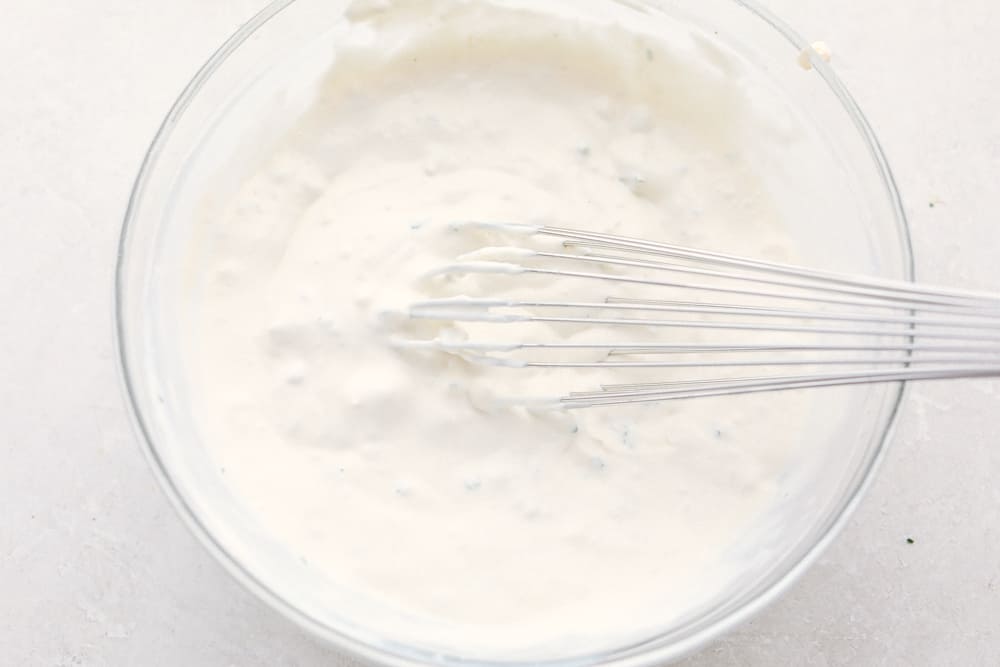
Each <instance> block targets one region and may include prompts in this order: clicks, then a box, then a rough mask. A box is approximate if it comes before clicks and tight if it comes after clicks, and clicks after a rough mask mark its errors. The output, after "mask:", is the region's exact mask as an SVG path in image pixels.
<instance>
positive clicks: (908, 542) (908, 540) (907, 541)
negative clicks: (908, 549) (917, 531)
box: [906, 537, 917, 544]
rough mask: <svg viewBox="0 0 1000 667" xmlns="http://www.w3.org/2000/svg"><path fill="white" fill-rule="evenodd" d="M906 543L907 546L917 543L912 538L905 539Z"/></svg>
mask: <svg viewBox="0 0 1000 667" xmlns="http://www.w3.org/2000/svg"><path fill="white" fill-rule="evenodd" d="M906 543H907V544H916V543H917V541H916V540H915V539H913V538H912V537H907V538H906Z"/></svg>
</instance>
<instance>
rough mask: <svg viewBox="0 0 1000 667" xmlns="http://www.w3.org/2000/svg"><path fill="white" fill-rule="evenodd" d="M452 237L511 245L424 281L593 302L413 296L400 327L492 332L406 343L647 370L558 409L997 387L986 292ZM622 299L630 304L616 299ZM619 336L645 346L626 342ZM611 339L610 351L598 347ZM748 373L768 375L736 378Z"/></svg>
mask: <svg viewBox="0 0 1000 667" xmlns="http://www.w3.org/2000/svg"><path fill="white" fill-rule="evenodd" d="M455 229H456V230H458V231H461V230H463V229H474V230H480V231H482V232H484V233H491V234H497V235H500V236H502V237H503V238H504V239H505V240H506V239H523V240H524V243H517V244H515V245H501V246H488V247H484V248H482V249H480V250H477V251H475V252H472V253H469V254H466V255H463V256H462V257H460V258H459V260H458V261H457V262H456V263H454V264H451V265H448V266H445V267H443V268H441V269H440V270H439V271H437V272H436V273H435V275H436V276H437V278H438V279H443V280H460V279H463V277H466V278H468V277H470V276H472V277H475V276H478V275H480V274H492V275H497V276H499V275H505V276H509V278H505V279H503V280H508V281H511V283H510V284H515V285H516V284H518V283H517V281H523V280H525V278H526V277H527V276H539V277H542V278H544V279H545V280H546V281H552V280H557V281H559V282H560V283H562V282H563V281H574V283H576V284H577V285H576V286H574V291H573V292H572V293H573V294H576V293H579V292H583V293H585V294H588V295H589V294H594V293H595V292H596V294H597V298H584V299H580V300H544V299H537V300H536V299H532V298H529V299H524V298H512V299H498V298H489V297H484V298H479V297H453V298H441V299H434V300H429V301H423V302H420V303H415V304H412V305H411V306H410V308H409V316H410V317H411V318H413V319H414V320H419V321H437V322H439V323H448V322H465V323H471V324H470V325H469V326H470V327H472V328H474V331H475V334H473V335H479V332H480V331H484V332H490V333H488V334H487V335H488V336H489V338H484V339H482V340H475V339H473V340H462V339H456V338H452V337H448V336H438V337H435V338H433V339H430V340H427V339H423V340H407V341H405V343H404V344H405V345H407V346H411V347H420V348H426V349H433V350H439V351H444V352H448V353H451V354H455V355H459V356H462V357H464V358H465V359H467V360H469V361H471V362H474V363H480V364H489V365H493V366H501V367H511V368H539V369H565V368H582V369H593V370H594V371H607V373H606V375H607V376H608V377H609V378H611V379H614V378H615V372H616V370H617V372H618V379H619V381H620V380H621V379H622V377H621V373H625V372H626V371H625V369H633V371H628V372H630V373H633V372H635V371H639V370H641V371H642V372H643V373H644V374H645V376H644V377H643V379H642V380H641V381H633V382H631V383H628V384H622V383H608V382H606V381H604V380H602V381H601V382H600V383H596V385H595V386H594V387H589V388H586V387H585V388H573V387H567V388H566V390H567V393H565V394H564V395H561V396H559V397H558V398H557V399H556V400H558V402H559V403H560V404H561V405H563V406H565V407H568V408H582V407H591V406H598V405H615V404H623V403H642V402H653V401H665V400H671V399H682V398H696V397H706V396H722V395H731V394H742V393H756V392H766V391H778V390H789V389H804V388H811V387H832V386H839V385H855V384H865V383H878V382H900V381H908V380H933V379H948V378H962V377H993V376H1000V296H997V295H993V294H985V293H976V292H970V291H963V290H957V289H945V288H936V287H928V286H923V285H917V284H913V283H908V282H904V281H894V280H885V279H879V278H869V277H863V276H854V275H844V274H838V273H832V272H826V271H819V270H814V269H809V268H804V267H799V266H792V265H786V264H780V263H774V262H767V261H759V260H754V259H748V258H743V257H737V256H733V255H727V254H722V253H716V252H708V251H704V250H695V249H692V248H686V247H681V246H676V245H670V244H666V243H657V242H653V241H648V240H641V239H634V238H626V237H620V236H612V235H608V234H601V233H595V232H587V231H581V230H575V229H564V228H558V227H548V226H525V225H494V224H485V223H466V224H464V225H458V226H455ZM529 239H533V240H543V241H547V242H548V243H545V244H543V245H544V246H545V247H546V248H548V247H549V246H552V248H551V249H532V248H530V247H525V246H526V245H528V240H529ZM553 242H555V243H553ZM595 287H596V289H595ZM626 290H627V291H629V292H630V294H629V295H628V296H623V295H622V294H621V292H622V291H626ZM640 290H641V292H642V295H641V296H638V297H637V296H636V294H635V293H636V292H638V291H640ZM523 291H524V290H522V293H523ZM616 291H618V292H619V293H618V294H617V295H616V293H615V292H616ZM518 322H520V323H525V322H530V323H536V324H541V325H545V326H547V327H552V328H553V329H551V330H552V331H555V329H556V328H562V330H563V331H564V333H565V335H564V336H562V337H561V338H558V339H557V338H556V337H553V339H543V340H514V341H510V340H503V336H496V337H494V336H493V334H492V332H494V331H499V328H500V327H502V326H503V325H505V324H512V323H518ZM581 328H582V329H585V330H588V331H591V332H593V331H594V330H595V329H596V330H597V331H598V332H600V333H601V335H602V336H606V337H607V338H609V339H608V340H605V339H603V338H602V339H600V340H593V339H592V337H585V338H584V339H582V340H581V339H579V337H578V336H575V335H574V334H575V332H576V331H577V330H578V329H581ZM537 330H538V329H532V331H537ZM542 331H545V332H548V331H550V329H547V328H545V329H542ZM629 332H643V335H642V336H641V337H638V338H641V339H640V340H635V339H634V338H637V336H631V337H630V334H629ZM612 333H613V334H615V335H614V336H613V337H614V338H616V339H617V338H621V340H611V339H610V338H611V336H610V334H612ZM684 336H687V339H685V338H684ZM720 336H721V337H723V338H721V339H720V338H719V337H720ZM692 337H693V338H695V340H691V339H690V338H692ZM706 339H708V340H706ZM751 368H767V369H769V372H768V373H767V374H763V371H761V370H758V371H757V372H756V373H753V374H748V373H747V370H746V369H751ZM791 368H794V369H796V371H795V373H790V372H789V369H791ZM773 369H776V370H773ZM706 374H707V376H705V375H706ZM650 375H652V376H650ZM657 375H658V376H660V377H656V376H657ZM663 375H668V377H662V376H663ZM629 379H632V378H629ZM574 389H576V390H575V391H574Z"/></svg>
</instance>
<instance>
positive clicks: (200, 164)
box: [116, 0, 912, 665]
mask: <svg viewBox="0 0 1000 667" xmlns="http://www.w3.org/2000/svg"><path fill="white" fill-rule="evenodd" d="M503 3H504V4H511V5H518V4H522V5H525V6H535V7H538V6H542V5H544V6H546V7H551V8H552V9H553V10H559V11H562V12H564V13H567V12H568V13H571V15H576V16H595V17H598V16H599V17H602V18H603V19H604V20H607V19H608V18H611V19H613V20H616V21H622V22H625V23H630V24H641V25H643V26H645V27H646V29H649V28H651V27H652V28H655V27H656V26H657V25H660V24H662V25H664V26H666V25H668V24H669V25H671V26H674V27H675V28H676V27H677V26H678V25H680V26H686V28H685V29H690V30H693V31H697V32H698V34H699V35H701V36H702V38H703V39H705V40H708V41H710V42H712V43H715V44H718V45H719V46H720V48H725V49H728V50H729V51H731V52H734V53H737V54H738V55H739V56H740V57H741V58H742V59H743V60H744V61H745V62H746V63H747V64H748V66H749V69H750V70H751V71H752V76H753V77H755V79H754V80H755V81H756V82H757V83H756V84H755V91H757V92H756V93H755V95H756V96H757V97H759V98H760V99H761V100H770V101H769V102H767V103H769V104H773V105H775V108H781V109H784V110H785V111H786V112H787V113H792V114H795V115H796V117H797V118H799V119H801V120H802V121H803V123H804V125H805V126H807V127H808V128H809V129H810V137H809V140H808V141H806V142H805V145H804V147H801V148H800V149H798V151H799V152H797V153H794V154H788V155H787V156H784V157H783V158H782V159H783V160H784V161H785V162H787V164H786V165H784V168H782V165H781V164H778V165H777V167H776V168H775V169H771V170H770V171H772V172H773V173H774V174H777V175H778V176H779V177H780V178H778V182H774V183H772V184H771V185H772V186H773V188H774V189H775V190H776V191H779V192H780V191H784V192H798V193H802V192H807V193H809V196H808V197H788V198H781V197H778V198H777V199H778V200H779V205H782V206H783V207H784V208H785V210H784V211H783V212H784V213H785V214H786V216H787V217H788V219H789V220H791V221H793V222H794V223H795V224H793V229H792V230H791V232H792V233H793V235H796V236H798V237H800V239H799V240H800V241H802V243H801V245H802V248H803V255H804V257H803V261H805V262H808V263H810V264H812V265H815V266H817V267H820V268H829V269H836V270H840V271H856V272H863V273H868V274H875V275H881V276H885V277H892V278H905V279H911V278H912V258H911V254H910V244H909V237H908V231H907V226H906V220H905V218H904V214H903V211H902V207H901V205H900V202H899V197H898V193H897V192H896V187H895V184H894V182H893V177H892V174H891V172H890V170H889V167H888V165H887V163H886V159H885V156H884V155H883V153H882V150H881V148H880V147H879V144H878V141H877V140H876V138H875V136H874V134H873V132H872V130H871V128H870V126H869V124H868V122H867V121H866V120H865V118H864V116H863V115H862V114H861V111H860V110H859V109H858V107H857V105H856V104H855V102H854V100H853V99H852V98H851V96H850V94H849V93H848V92H847V90H846V88H845V87H844V85H843V84H842V83H841V82H840V81H839V80H838V79H837V77H836V75H835V74H834V73H833V71H832V70H831V68H830V67H829V66H827V65H826V64H825V63H823V62H821V61H818V60H816V61H815V63H814V64H815V70H814V71H811V72H805V71H803V69H802V68H801V67H800V66H799V65H798V56H799V54H800V52H801V51H802V50H803V49H804V48H805V47H806V43H805V42H804V41H803V40H802V39H801V38H800V37H799V36H798V35H797V34H796V33H795V32H793V31H792V30H791V29H790V28H789V27H788V26H786V25H785V24H784V23H782V22H781V21H780V20H778V19H777V18H775V17H774V16H772V15H771V14H769V13H768V12H766V11H765V10H763V9H761V8H760V7H758V6H756V5H755V4H754V3H752V2H750V1H748V0H670V1H668V0H628V1H626V0H547V2H545V3H539V2H537V1H536V2H520V1H519V0H503ZM348 4H349V3H348V2H346V1H343V2H342V1H337V0H278V1H276V2H274V3H272V4H271V5H270V6H269V7H268V8H266V9H265V10H264V11H263V12H261V13H260V14H259V15H258V16H257V17H255V18H254V19H253V20H251V21H250V22H249V23H247V24H246V25H245V26H244V27H243V28H241V29H240V30H239V31H238V32H237V33H236V34H235V35H234V36H233V37H232V38H231V39H229V41H227V42H226V43H225V44H224V45H223V46H222V48H220V49H219V51H218V52H217V53H216V54H215V55H214V56H213V57H212V58H211V59H210V60H209V61H208V63H207V64H206V65H205V66H204V67H203V68H202V69H201V70H200V71H199V72H198V73H197V75H196V76H195V77H194V79H193V80H192V81H191V83H190V84H189V85H188V87H187V88H186V89H185V91H184V92H183V93H182V94H181V96H180V98H179V99H178V101H177V102H176V104H175V105H174V107H173V108H172V109H171V110H170V112H169V113H168V115H167V117H166V119H165V121H164V123H163V125H162V127H161V129H160V131H159V133H158V134H157V136H156V138H155V140H154V141H153V143H152V146H151V147H150V149H149V152H148V154H147V155H146V159H145V161H144V163H143V165H142V168H141V170H140V172H139V175H138V177H137V179H136V183H135V188H134V190H133V192H132V196H131V200H130V202H129V207H128V212H127V214H126V217H125V222H124V226H123V229H122V234H121V246H120V253H119V264H118V269H117V301H116V308H117V343H118V349H119V357H120V365H121V372H122V378H123V383H124V386H125V390H126V393H127V397H128V401H129V403H130V406H131V409H132V413H133V416H134V421H135V424H136V427H137V430H138V432H139V433H140V434H141V441H142V443H143V447H144V448H145V451H146V453H147V455H148V456H149V459H150V461H151V463H152V467H153V469H154V471H155V472H156V474H157V476H158V478H159V480H160V482H161V484H162V486H163V488H164V489H165V490H166V492H167V494H168V495H169V496H170V498H171V500H172V501H173V502H174V504H175V505H176V507H177V508H178V510H179V512H180V514H181V515H182V516H183V517H184V519H185V520H186V521H187V523H188V524H189V525H190V526H191V528H192V530H193V531H194V533H195V534H196V535H197V536H198V537H199V538H200V539H201V540H202V542H203V543H204V544H205V545H206V546H207V547H208V548H209V549H210V550H211V552H212V553H213V554H215V556H216V557H217V558H218V559H219V561H220V562H222V563H223V564H224V565H225V566H226V568H227V569H228V570H229V571H230V572H231V573H232V574H233V575H234V576H235V577H236V578H237V579H238V580H239V581H241V582H242V583H243V584H244V585H246V586H247V587H248V588H249V589H250V590H252V591H254V592H255V593H256V594H257V595H258V596H260V598H262V599H263V600H265V601H266V602H267V603H268V604H270V605H272V606H273V607H275V608H277V609H278V610H280V611H281V612H283V613H284V614H285V615H287V616H288V617H289V618H291V619H293V620H294V621H296V622H297V623H299V624H300V625H302V626H304V627H306V628H308V629H309V630H310V631H312V632H314V633H315V634H317V635H319V636H321V637H323V638H324V639H326V640H328V641H329V642H330V643H331V644H333V645H334V646H336V647H339V648H341V649H345V650H348V651H350V652H353V653H355V654H358V655H361V656H364V657H367V658H370V659H374V660H376V661H378V662H381V663H387V664H410V663H437V664H447V665H459V664H462V665H467V664H522V663H521V662H520V661H519V660H512V659H505V658H504V657H503V656H496V655H480V654H476V653H474V652H469V651H464V650H463V649H462V646H461V642H460V640H456V642H455V644H456V645H455V646H451V647H440V646H430V645H421V644H420V642H413V641H400V640H399V639H398V638H393V637H391V636H388V635H387V634H386V633H384V632H382V631H380V629H379V628H378V627H377V624H375V625H372V624H359V623H357V622H356V621H355V620H353V619H356V618H358V615H357V614H356V613H355V611H357V610H355V609H352V608H350V606H349V605H345V604H343V603H342V602H337V600H338V598H337V596H336V595H335V594H334V593H333V592H332V590H331V589H329V587H328V586H327V584H325V583H324V582H322V581H319V580H318V579H317V577H316V576H315V573H313V572H311V571H310V570H309V569H308V567H305V566H304V565H303V564H302V563H300V562H299V561H298V559H297V558H295V557H294V556H292V555H291V554H289V553H286V552H285V551H283V550H282V549H281V548H280V545H275V544H273V543H272V542H271V541H269V540H268V539H267V536H266V535H264V534H262V532H261V529H260V528H259V527H258V526H257V524H256V523H255V521H254V519H253V517H252V516H249V515H248V513H247V512H246V511H245V510H244V509H243V508H242V506H241V504H240V503H239V501H238V500H237V499H236V498H234V497H233V496H232V495H231V494H230V492H229V491H228V490H227V488H226V486H225V483H224V480H223V479H222V477H221V476H220V474H219V471H218V470H216V468H215V466H213V465H212V462H211V461H210V457H209V456H208V454H207V453H206V451H205V449H204V447H203V446H202V443H201V442H200V441H199V437H198V433H197V431H196V429H195V428H194V425H193V424H192V423H191V421H192V420H191V417H190V414H191V411H190V409H189V406H188V402H187V401H188V395H187V390H186V388H185V381H184V373H183V363H182V355H181V353H180V350H179V349H178V346H177V343H176V340H177V338H178V337H177V336H176V335H174V329H173V327H175V326H176V321H177V318H176V317H175V311H176V308H177V298H178V295H177V293H178V292H179V290H177V289H176V285H177V282H178V280H179V279H180V278H179V275H178V271H177V269H176V267H177V266H178V265H179V261H178V257H181V256H182V255H183V252H184V247H185V238H186V231H187V230H189V229H190V225H191V220H192V219H193V217H194V215H193V214H192V211H193V210H194V209H195V208H196V207H201V208H199V211H204V210H206V208H207V210H209V211H211V210H212V207H213V206H215V207H217V206H221V205H222V202H224V201H225V196H226V193H227V192H229V191H230V190H231V189H232V188H233V187H234V186H235V185H236V184H238V183H239V182H240V180H241V179H242V178H243V177H245V176H246V175H247V174H248V173H249V170H251V169H252V168H253V165H254V164H255V161H256V159H257V158H258V157H259V156H260V155H261V154H262V153H261V151H266V149H267V146H268V145H269V144H270V143H271V142H272V141H273V140H274V139H275V138H276V137H278V136H280V135H281V133H282V132H284V131H285V130H286V129H287V127H288V126H289V125H291V123H292V122H293V121H294V119H295V118H297V117H298V116H299V115H300V114H301V113H302V112H303V111H304V110H305V109H306V108H307V107H308V104H309V102H310V100H311V97H312V94H313V92H314V91H315V86H316V83H317V81H318V80H319V78H320V77H321V76H322V74H323V72H324V70H325V69H326V67H327V66H328V65H329V64H330V62H331V61H332V59H333V58H334V56H335V53H336V44H337V39H338V34H339V33H340V31H341V30H342V29H343V25H344V21H343V19H344V13H345V10H346V9H347V7H348ZM814 60H815V59H814ZM248 137H253V139H254V140H253V141H247V138H248ZM779 157H781V156H779ZM780 161H781V160H779V162H780ZM772 166H775V165H772ZM223 167H224V168H223ZM220 173H221V174H222V176H221V177H220ZM785 199H787V201H785ZM818 209H822V210H824V211H826V212H827V213H829V212H830V211H835V212H836V213H837V221H838V223H837V224H836V225H820V224H813V223H812V222H811V221H812V220H813V218H814V215H813V214H814V212H815V211H816V210H818ZM903 392H904V387H903V386H902V385H882V386H869V387H857V388H845V389H844V390H843V392H842V394H841V395H840V398H839V399H838V401H837V402H831V404H832V403H836V404H837V405H838V406H840V407H839V408H837V409H839V410H842V411H843V415H841V416H842V417H843V418H836V419H831V418H830V415H819V414H817V423H824V424H828V423H836V424H837V427H836V428H831V429H827V430H828V431H829V432H815V433H810V434H809V438H810V439H812V440H816V441H817V442H820V441H821V443H822V444H823V446H821V447H813V448H811V451H813V452H814V453H815V456H814V457H813V458H812V459H811V460H810V461H809V463H808V465H803V466H802V469H801V470H800V471H798V472H797V473H796V474H800V475H803V476H804V477H803V479H805V480H806V481H807V482H808V483H807V484H803V485H801V486H802V488H803V489H805V490H804V491H803V492H802V493H800V494H799V495H797V496H793V497H789V498H786V499H785V500H783V501H782V505H783V506H782V507H779V508H776V510H775V513H774V517H773V518H774V525H775V526H776V529H775V530H774V531H772V533H773V536H772V538H771V539H770V541H768V542H767V543H763V544H755V545H754V554H753V555H752V557H750V558H748V559H747V560H746V568H745V571H744V572H742V573H741V575H740V576H739V577H738V578H737V579H734V580H733V581H731V582H728V583H727V586H726V591H725V593H724V595H721V596H716V597H714V598H712V599H711V600H706V601H705V604H704V605H703V606H701V607H699V608H698V609H693V610H692V611H691V613H690V614H689V615H688V616H686V617H685V618H683V619H681V620H679V621H676V622H672V623H670V624H669V626H668V627H663V628H662V630H661V631H660V632H658V633H656V634H655V636H650V637H648V638H646V639H645V640H643V641H641V642H638V643H633V644H630V645H627V646H615V647H608V648H607V650H602V651H601V652H599V653H590V654H585V655H575V654H567V653H552V652H542V653H538V654H532V655H528V656H525V657H524V662H531V663H532V664H547V665H585V664H605V663H616V664H649V663H654V662H657V663H662V662H663V661H665V660H671V659H675V658H677V657H679V656H681V655H684V654H686V653H689V652H691V651H693V650H695V649H696V648H698V647H699V646H702V645H704V644H705V643H706V642H707V641H709V640H710V639H712V638H714V637H716V636H718V635H719V634H720V633H722V632H724V631H726V630H727V629H729V628H732V627H733V626H734V625H736V624H737V623H739V622H740V621H742V620H744V619H746V618H747V617H748V616H749V615H751V614H753V613H754V612H756V611H757V610H759V609H760V608H761V607H763V606H764V605H765V604H767V603H768V602H770V601H771V600H773V599H774V598H775V597H776V596H777V595H779V594H780V593H781V592H782V591H783V590H785V589H786V588H787V587H788V586H789V584H790V583H791V582H792V581H793V580H794V579H795V578H796V577H797V576H798V575H799V574H800V573H802V572H803V571H804V570H805V569H806V568H807V567H808V566H809V565H810V564H811V563H812V562H813V561H814V560H815V559H816V558H817V555H818V554H819V553H820V552H821V551H822V549H823V548H824V547H825V546H826V545H827V544H828V543H829V542H830V540H831V539H832V538H833V536H834V534H835V533H836V532H837V530H838V529H839V528H840V527H841V526H842V525H843V523H844V521H845V519H846V517H847V516H848V515H849V514H850V512H851V510H852V509H853V508H854V507H855V506H856V504H857V503H858V500H859V498H860V496H861V494H862V492H863V490H864V489H865V487H866V486H867V484H868V483H869V482H870V480H871V479H872V475H873V471H874V470H875V468H876V466H877V464H878V462H879V460H880V459H881V458H882V455H883V452H884V450H885V446H886V443H887V441H888V438H889V435H890V433H891V431H892V427H893V423H894V420H895V417H896V413H897V409H898V406H899V403H900V401H901V398H902V395H903ZM830 409H832V408H830ZM834 417H836V415H834ZM818 430H823V429H818ZM623 613H627V610H623Z"/></svg>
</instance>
